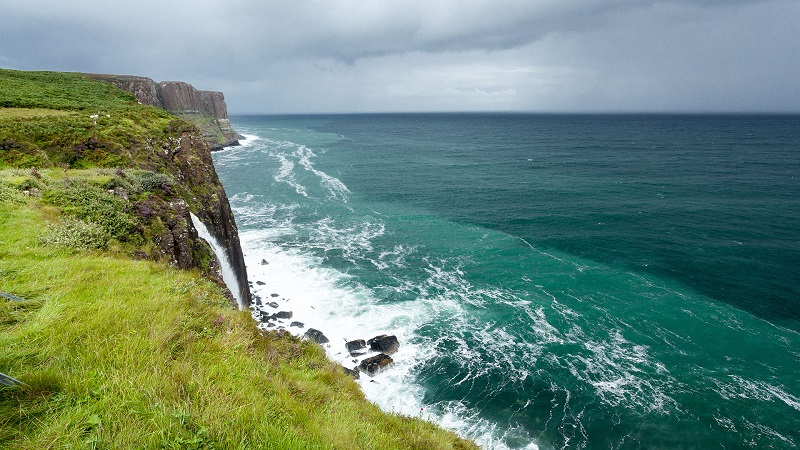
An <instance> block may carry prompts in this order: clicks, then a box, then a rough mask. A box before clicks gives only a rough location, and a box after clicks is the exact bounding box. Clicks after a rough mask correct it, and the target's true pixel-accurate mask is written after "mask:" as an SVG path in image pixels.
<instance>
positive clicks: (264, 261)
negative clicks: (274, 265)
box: [261, 259, 269, 266]
mask: <svg viewBox="0 0 800 450" xmlns="http://www.w3.org/2000/svg"><path fill="white" fill-rule="evenodd" d="M267 264H269V263H268V262H267V260H266V259H262V260H261V265H262V266H266V265H267Z"/></svg>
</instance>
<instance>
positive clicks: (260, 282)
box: [256, 280, 267, 286]
mask: <svg viewBox="0 0 800 450" xmlns="http://www.w3.org/2000/svg"><path fill="white" fill-rule="evenodd" d="M256 284H257V285H259V286H264V285H266V284H267V283H264V282H263V281H260V280H259V281H256Z"/></svg>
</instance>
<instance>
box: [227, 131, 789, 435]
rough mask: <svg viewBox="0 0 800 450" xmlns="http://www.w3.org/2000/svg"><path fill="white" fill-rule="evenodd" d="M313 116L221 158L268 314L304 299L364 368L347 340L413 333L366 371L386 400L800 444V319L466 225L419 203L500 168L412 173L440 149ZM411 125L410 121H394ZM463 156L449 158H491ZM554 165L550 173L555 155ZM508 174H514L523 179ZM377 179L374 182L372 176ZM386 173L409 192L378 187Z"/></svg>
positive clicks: (338, 352) (469, 424) (562, 428)
mask: <svg viewBox="0 0 800 450" xmlns="http://www.w3.org/2000/svg"><path fill="white" fill-rule="evenodd" d="M303 120H305V119H302V118H295V119H280V120H278V119H275V120H273V121H271V120H270V119H269V118H253V119H251V120H249V121H245V124H246V126H243V129H245V131H247V132H248V133H250V134H253V135H255V134H258V135H259V136H260V138H259V139H252V140H248V142H249V144H248V145H247V146H244V147H240V148H232V149H230V150H226V151H224V152H221V153H216V154H215V164H216V166H217V171H218V173H219V174H220V177H221V179H222V180H223V183H224V184H225V186H226V191H227V192H228V194H229V197H230V198H231V204H232V207H233V208H234V212H235V214H236V219H237V223H238V224H239V226H240V231H241V241H242V246H243V249H244V253H245V260H246V263H247V267H248V274H249V276H250V278H251V280H252V281H253V292H254V293H256V294H257V295H258V296H260V297H261V298H262V299H263V301H264V302H269V301H275V302H277V303H278V308H277V309H275V308H272V307H270V306H261V310H263V311H265V312H268V313H273V312H277V311H292V312H293V314H294V316H293V318H292V319H290V320H286V321H283V322H282V323H278V325H279V326H285V327H287V329H288V330H289V331H292V332H294V333H297V334H302V333H303V332H304V331H305V330H307V329H308V328H316V329H319V330H321V331H322V332H323V333H325V335H326V336H327V337H328V338H329V339H330V345H329V346H326V347H325V349H326V352H327V354H328V356H329V357H330V358H331V359H332V360H334V361H337V362H340V363H341V364H343V365H344V366H346V367H354V366H355V365H356V362H354V361H353V358H351V357H350V356H349V355H347V354H346V352H345V347H344V342H345V341H346V340H352V339H359V338H360V339H369V338H370V337H373V336H376V335H378V334H384V333H387V334H395V335H397V337H398V338H399V340H400V343H401V345H400V351H399V352H398V353H397V354H395V355H393V357H394V359H395V362H396V366H395V367H394V368H392V369H390V370H389V371H386V372H384V373H382V374H380V375H379V376H377V377H376V378H374V379H370V378H369V377H366V376H364V377H362V379H361V381H359V383H360V384H361V387H362V389H363V391H364V392H365V394H366V396H367V397H368V398H369V399H370V400H372V401H374V402H376V403H377V404H378V405H379V406H380V407H381V408H383V409H385V410H387V411H394V412H400V413H403V414H406V415H411V416H422V417H423V418H426V419H429V420H432V421H435V422H437V423H439V424H441V425H443V426H445V427H447V428H449V429H452V430H455V431H456V432H458V433H460V434H461V435H463V436H465V437H468V438H471V439H474V440H476V442H478V443H479V444H480V445H481V446H482V447H483V448H487V449H523V448H648V447H665V448H686V447H702V448H704V447H711V446H713V447H717V446H722V447H723V448H737V447H747V446H751V445H757V446H759V447H764V448H791V447H792V446H793V445H795V444H797V443H798V442H800V434H798V430H797V427H796V424H797V423H798V420H800V415H799V414H800V385H798V381H797V379H796V377H794V376H793V375H791V374H793V373H795V372H796V370H800V363H799V362H798V353H797V351H796V348H798V346H800V339H798V335H797V334H796V333H794V332H791V331H788V330H785V329H782V328H779V327H775V326H774V325H772V324H771V323H769V322H766V321H764V320H761V319H757V318H755V317H753V316H752V315H750V314H748V313H747V312H743V311H741V310H739V309H736V308H732V307H730V306H728V305H726V304H724V303H720V302H717V301H714V300H713V299H710V298H708V297H706V296H704V295H702V294H700V293H698V292H697V291H695V290H693V289H690V288H687V287H686V286H685V285H683V284H681V283H680V282H676V281H675V280H672V279H669V278H664V277H659V276H656V275H654V274H652V273H649V272H644V271H637V270H632V269H630V268H628V267H625V266H617V265H612V264H607V263H601V262H598V261H594V260H591V259H587V258H582V257H577V256H575V255H573V254H569V253H566V252H563V251H559V250H557V249H554V248H543V247H540V246H538V245H537V244H535V243H533V242H532V241H531V240H530V239H527V238H523V237H522V236H515V235H511V234H509V233H506V232H503V231H498V230H494V229H491V228H487V227H484V226H481V225H476V224H472V223H469V222H464V221H461V222H457V221H454V220H452V218H448V217H444V216H443V215H441V214H439V212H438V211H432V210H431V209H429V208H427V207H423V206H419V205H417V204H416V203H415V202H413V201H409V199H408V195H409V194H408V193H410V192H417V193H419V192H424V195H425V196H424V197H415V198H429V197H430V198H431V199H434V198H436V196H439V195H442V196H448V195H452V191H451V190H450V189H451V188H452V186H455V185H457V183H469V182H472V181H470V179H469V177H472V176H476V177H483V176H488V175H487V174H489V173H491V171H492V170H495V169H493V166H491V165H481V166H480V167H481V168H480V170H479V171H476V172H464V173H459V174H458V176H457V177H450V178H447V177H448V172H447V171H446V170H445V169H441V170H442V171H441V172H440V173H439V174H438V175H437V176H435V177H430V178H425V177H421V178H419V179H415V180H414V181H413V183H411V182H409V180H407V179H406V178H410V177H413V176H414V173H413V172H409V171H406V172H404V175H403V176H402V177H395V176H393V175H392V174H393V173H395V172H398V171H403V170H406V169H407V168H408V167H414V170H418V171H424V170H425V167H426V166H430V165H432V164H434V165H435V164H439V163H440V161H439V160H438V159H437V158H440V157H441V156H440V154H439V153H429V152H426V151H423V150H424V149H423V150H419V152H417V153H414V152H411V151H410V150H409V148H408V147H405V145H406V144H405V143H404V142H406V141H404V140H400V141H396V140H392V139H389V138H388V137H385V136H384V135H378V134H374V135H370V136H371V138H372V137H374V136H377V137H375V139H381V145H375V146H374V147H373V146H366V145H365V146H363V147H359V146H358V145H359V144H358V142H355V141H351V140H349V136H347V134H346V133H345V132H342V133H339V132H334V133H323V132H319V131H310V130H309V129H307V128H306V126H313V124H315V123H317V122H315V121H314V120H310V119H309V122H303ZM331 120H332V119H331ZM381 123H383V122H381V121H379V120H377V119H376V122H375V123H374V124H372V125H373V127H372V128H375V129H379V128H380V127H379V126H380V125H381ZM303 124H307V125H305V126H304V125H303ZM237 126H238V125H237ZM398 127H399V128H398ZM372 128H370V130H372ZM401 131H404V130H403V129H402V124H399V123H394V122H392V127H388V128H386V129H385V130H384V131H383V132H385V133H387V134H386V136H389V135H392V136H394V134H392V133H395V132H397V133H400V132H401ZM370 132H373V131H370ZM431 132H432V133H435V132H436V128H435V127H434V128H431ZM375 133H377V132H375ZM401 134H402V133H401ZM343 135H344V138H343ZM403 136H417V134H415V132H414V131H413V130H408V133H406V134H403ZM345 138H348V139H345ZM404 139H405V138H404ZM442 139H444V138H442ZM448 139H449V138H448ZM470 139H472V137H471V138H470ZM437 142H439V141H437ZM468 142H469V140H465V141H463V142H461V143H459V144H458V145H461V146H466V145H468ZM431 145H434V144H431ZM587 145H591V144H587ZM453 147H454V148H463V147H456V145H454V146H453ZM387 149H390V150H387ZM370 152H374V154H373V153H370ZM365 154H369V155H371V157H365ZM459 156H460V158H459V159H457V160H455V161H456V162H455V163H451V162H448V165H447V166H446V167H452V166H458V165H464V164H466V163H465V162H464V159H465V158H476V159H478V160H480V158H482V156H481V153H476V154H474V155H470V154H467V153H463V152H462V153H460V154H459ZM521 161H523V162H524V161H527V157H526V158H521ZM537 161H538V162H539V164H540V166H539V168H537V169H536V170H542V169H541V167H543V166H542V165H544V166H546V164H549V163H548V161H549V160H548V159H547V158H539V159H537ZM443 167H444V166H443ZM448 170H449V169H448ZM526 170H527V169H526ZM351 173H354V174H355V175H357V176H350V178H349V179H350V180H351V181H350V182H347V183H346V182H345V181H343V180H344V179H345V178H346V177H348V174H351ZM520 176H521V175H520ZM440 178H443V179H444V180H441V179H440ZM506 178H508V177H507V176H506ZM506 178H503V177H499V176H498V178H497V179H496V182H497V183H500V182H501V181H502V182H512V181H513V180H514V179H513V178H511V181H503V180H506ZM473 181H474V180H473ZM361 182H363V183H367V182H372V183H373V184H372V187H373V189H371V190H363V189H356V188H355V187H354V185H353V183H355V184H358V183H361ZM493 186H494V189H496V190H497V192H503V189H505V188H506V187H505V186H504V185H493ZM384 188H385V189H384ZM481 188H482V185H475V189H476V190H479V189H481ZM381 189H384V190H385V191H386V192H388V193H391V197H389V196H388V194H387V195H376V192H375V191H378V190H381ZM418 195H422V194H418ZM497 195H500V194H497ZM541 195H544V194H541ZM492 201H493V202H496V200H492ZM523 201H524V199H519V198H515V200H514V202H516V203H513V204H512V206H510V207H509V209H507V210H508V211H513V210H514V208H519V207H522V206H520V203H519V202H523ZM461 207H462V208H466V209H469V208H472V210H471V211H472V212H471V214H472V215H473V216H475V217H477V216H479V215H480V212H481V211H482V210H484V209H486V208H488V206H487V204H485V203H480V202H479V201H478V200H477V197H476V200H475V204H469V203H465V204H463V205H462V206H461ZM493 207H494V205H493ZM498 210H500V211H506V209H502V208H499V209H498ZM509 214H510V213H509ZM500 219H502V217H499V218H498V220H500ZM262 261H265V262H266V264H262ZM273 294H277V296H275V297H273ZM293 321H299V322H302V323H303V326H302V327H291V326H290V323H291V322H293ZM263 326H266V325H263ZM795 369H796V370H795Z"/></svg>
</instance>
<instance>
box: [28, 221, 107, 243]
mask: <svg viewBox="0 0 800 450" xmlns="http://www.w3.org/2000/svg"><path fill="white" fill-rule="evenodd" d="M109 238H110V236H109V235H108V233H107V232H106V230H104V229H103V227H102V226H100V225H98V224H96V223H92V222H84V221H82V220H80V219H76V218H74V217H66V218H64V220H62V221H60V222H58V223H55V224H52V225H49V226H48V227H47V232H46V233H45V234H44V235H43V236H42V237H41V241H42V243H43V244H45V245H51V246H54V247H62V248H71V249H76V250H90V249H96V248H106V246H107V245H108V240H109Z"/></svg>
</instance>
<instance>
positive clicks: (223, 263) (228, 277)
mask: <svg viewBox="0 0 800 450" xmlns="http://www.w3.org/2000/svg"><path fill="white" fill-rule="evenodd" d="M189 215H190V216H191V218H192V224H194V227H195V229H196V230H197V235H198V236H200V238H201V239H203V240H204V241H206V242H207V243H208V245H210V246H211V250H213V251H214V254H215V255H217V259H218V260H219V265H220V271H221V272H222V281H224V282H225V285H226V286H228V289H229V290H230V291H231V294H233V297H234V298H235V299H236V303H237V304H238V305H239V309H242V308H244V302H243V301H242V295H241V291H240V290H239V281H238V279H237V277H236V271H235V270H233V266H232V265H231V260H230V258H229V257H228V250H227V249H226V248H225V246H223V245H222V244H221V243H220V242H219V241H218V240H217V238H216V237H214V235H212V234H211V232H210V231H209V229H208V228H207V227H206V224H204V223H203V222H202V221H201V220H200V219H199V218H198V217H197V216H195V215H194V214H192V213H191V212H190V213H189Z"/></svg>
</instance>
